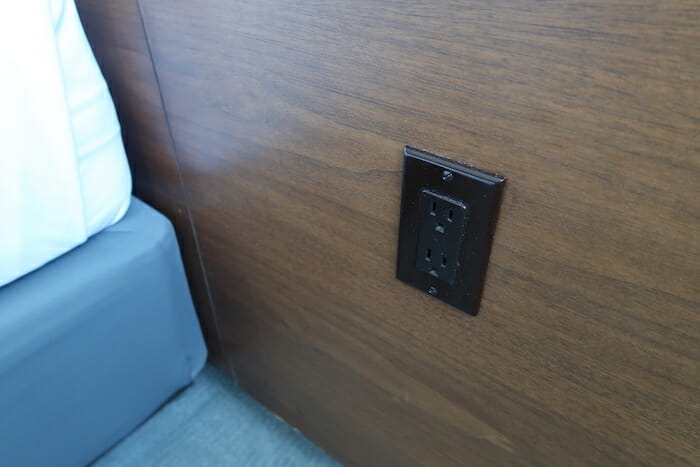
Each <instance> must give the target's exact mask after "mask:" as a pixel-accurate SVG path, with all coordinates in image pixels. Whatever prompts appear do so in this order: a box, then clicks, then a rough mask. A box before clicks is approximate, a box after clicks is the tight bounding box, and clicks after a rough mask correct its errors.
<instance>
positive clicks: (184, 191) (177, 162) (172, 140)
mask: <svg viewBox="0 0 700 467" xmlns="http://www.w3.org/2000/svg"><path fill="white" fill-rule="evenodd" d="M134 2H136V7H137V9H138V12H139V19H140V21H141V28H142V29H143V35H144V38H145V39H146V49H147V50H148V56H149V58H150V60H151V68H152V69H153V76H154V78H155V80H156V86H157V87H158V97H159V99H160V105H161V107H162V109H163V117H164V118H165V126H166V128H167V131H168V138H169V139H170V145H171V147H172V151H173V158H174V159H175V167H176V168H177V176H178V179H179V180H180V187H181V189H182V194H183V196H184V199H185V209H186V210H187V218H188V220H189V223H190V228H191V229H192V236H193V238H194V244H195V248H196V250H197V259H198V260H199V266H200V269H201V270H202V277H203V279H204V288H205V290H206V294H207V300H208V301H209V309H210V310H211V314H212V318H213V322H214V328H215V329H214V330H215V332H216V339H217V341H218V345H219V350H220V352H221V358H223V360H224V364H225V365H226V368H227V369H228V371H229V373H230V374H231V376H232V378H233V380H234V381H235V382H236V383H238V378H237V377H236V372H235V369H234V368H233V366H232V365H230V364H229V363H228V358H226V353H225V352H224V347H223V340H222V338H221V330H220V328H219V320H218V318H217V314H216V308H215V305H214V298H213V296H212V293H211V287H210V286H209V275H208V274H207V268H206V265H205V264H204V256H203V255H202V248H201V247H200V245H199V236H198V235H197V227H196V225H195V222H194V216H193V215H192V208H191V201H190V195H189V191H188V190H187V186H186V185H185V180H184V177H183V176H182V169H181V168H180V159H179V157H178V151H177V144H176V143H175V138H174V137H173V132H172V129H171V127H170V118H169V116H168V109H167V108H166V106H165V98H164V97H163V91H162V88H161V85H160V78H159V77H158V69H157V67H156V63H155V57H154V55H153V51H152V48H151V39H150V37H149V34H148V29H147V27H146V19H145V16H144V14H143V8H142V6H141V1H140V0H134Z"/></svg>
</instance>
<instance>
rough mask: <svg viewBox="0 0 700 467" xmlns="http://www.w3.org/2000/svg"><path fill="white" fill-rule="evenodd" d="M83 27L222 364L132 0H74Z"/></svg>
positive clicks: (143, 190)
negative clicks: (169, 226) (172, 234)
mask: <svg viewBox="0 0 700 467" xmlns="http://www.w3.org/2000/svg"><path fill="white" fill-rule="evenodd" d="M76 4H77V5H78V9H79V12H80V16H81V20H82V22H83V25H84V27H85V32H86V34H87V36H88V39H89V41H90V45H91V46H92V48H93V51H94V53H95V56H96V58H97V60H98V62H99V65H100V68H101V69H102V73H103V74H104V76H105V79H106V80H107V83H108V85H109V89H110V92H111V93H112V97H113V99H114V101H115V104H116V106H117V113H118V115H119V120H120V123H121V127H122V134H123V137H124V144H125V147H126V152H127V156H128V158H129V165H130V166H131V173H132V177H133V184H134V194H135V195H136V196H138V197H139V198H141V199H142V200H143V201H145V202H147V203H148V204H150V205H151V206H153V207H155V208H156V209H158V210H159V211H161V212H162V213H163V214H165V215H166V216H167V217H168V218H169V219H170V220H171V221H172V222H173V225H174V226H175V230H176V233H177V237H178V240H179V242H180V250H181V252H182V256H183V260H184V263H185V269H186V271H187V276H188V279H189V282H190V289H191V291H192V297H193V299H194V302H195V306H196V308H197V311H198V314H199V318H200V322H201V323H202V330H203V331H204V334H205V338H206V340H207V347H208V348H209V354H210V355H209V358H210V360H211V361H212V362H213V363H215V364H216V365H217V366H222V365H223V358H222V354H221V349H220V346H219V339H218V334H217V329H216V323H215V320H214V315H213V308H212V305H211V302H210V298H209V294H208V292H207V283H206V279H205V276H204V270H203V268H202V264H201V259H200V255H199V251H198V246H197V238H196V234H195V231H194V230H193V226H192V223H191V219H190V215H189V210H188V203H187V198H186V194H185V191H184V186H183V185H182V181H181V178H180V175H179V172H178V165H177V159H176V158H175V152H174V149H173V145H172V140H171V137H170V133H169V129H168V124H167V119H166V117H165V113H164V111H163V106H162V103H161V96H160V92H159V88H158V82H157V78H156V75H155V72H154V68H153V63H152V61H151V55H150V51H149V48H148V42H147V40H146V35H145V31H144V28H143V22H142V20H141V16H140V14H139V6H138V4H137V3H136V0H108V1H105V0H78V1H77V2H76Z"/></svg>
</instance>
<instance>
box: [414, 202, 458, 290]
mask: <svg viewBox="0 0 700 467" xmlns="http://www.w3.org/2000/svg"><path fill="white" fill-rule="evenodd" d="M468 216H469V206H468V205H467V204H465V203H464V202H462V201H460V200H456V199H452V198H450V197H449V196H446V195H443V194H440V193H438V192H435V191H432V190H428V189H424V190H423V191H422V193H421V199H420V210H419V219H418V249H417V251H416V267H417V268H418V269H419V270H420V271H423V272H425V273H428V274H429V275H431V276H433V277H436V278H437V279H439V280H441V281H442V282H445V283H447V284H450V285H452V284H453V283H454V281H455V277H456V275H457V270H458V268H459V256H460V255H459V252H460V248H461V245H462V237H463V236H464V227H465V224H466V222H467V220H468Z"/></svg>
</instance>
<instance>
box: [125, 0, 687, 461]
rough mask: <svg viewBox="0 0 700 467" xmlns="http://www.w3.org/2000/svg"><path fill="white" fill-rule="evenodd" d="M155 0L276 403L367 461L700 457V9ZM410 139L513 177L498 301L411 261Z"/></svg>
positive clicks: (234, 305)
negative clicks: (404, 234)
mask: <svg viewBox="0 0 700 467" xmlns="http://www.w3.org/2000/svg"><path fill="white" fill-rule="evenodd" d="M140 3H141V8H142V12H143V14H144V20H145V25H146V31H147V34H148V37H149V39H150V45H151V50H152V53H153V60H154V63H155V66H156V72H157V76H158V78H159V81H160V86H161V91H162V93H163V96H164V101H165V110H166V113H167V116H168V119H169V122H170V125H171V129H172V133H173V137H174V141H175V147H176V148H177V154H178V158H179V161H180V164H181V165H180V167H181V169H182V175H183V179H184V182H185V187H186V189H187V191H188V193H189V196H190V199H191V210H192V213H193V219H194V223H195V227H196V230H197V232H198V234H199V241H200V246H201V251H202V256H203V260H204V263H205V266H206V270H207V273H208V277H209V279H210V285H211V293H212V297H213V302H214V306H215V308H216V313H217V317H218V320H219V324H220V326H221V331H222V342H223V346H224V351H225V354H226V356H227V358H228V359H229V361H230V363H231V364H232V366H233V367H234V368H235V370H236V372H237V376H238V378H239V381H240V383H241V384H242V385H243V386H244V387H245V388H246V389H247V390H248V391H249V392H250V393H251V394H253V395H254V396H255V397H256V398H258V399H259V400H261V401H262V402H263V403H265V404H266V405H267V406H268V407H270V408H271V409H272V410H274V411H275V412H277V413H279V414H280V415H281V416H282V417H284V418H285V419H286V420H288V421H289V422H290V423H291V424H293V425H295V426H297V427H299V428H300V429H301V430H302V432H303V433H304V434H306V435H307V436H309V437H310V438H311V439H312V440H314V441H315V442H317V443H319V444H320V445H321V446H323V447H324V448H325V449H327V450H328V451H329V452H330V453H331V454H332V455H334V456H336V457H337V458H339V459H340V460H342V461H344V462H346V463H348V464H351V465H378V466H387V465H402V466H405V465H428V466H441V465H494V464H496V465H510V464H518V465H520V464H530V465H583V464H604V465H610V464H618V465H620V464H625V465H629V464H632V465H640V464H641V465H664V466H665V465H685V464H696V465H697V464H698V463H700V393H699V390H698V387H699V386H700V345H698V344H699V341H700V318H699V316H698V311H699V309H700V305H699V303H700V282H699V279H698V277H699V276H700V244H699V242H698V238H699V237H698V235H699V234H698V232H700V184H699V183H698V177H699V176H700V3H698V2H697V1H696V0H662V1H652V0H647V1H640V0H589V1H547V2H543V1H536V0H503V1H486V0H482V1H468V2H454V1H444V2H440V1H431V2H427V1H417V0H406V1H400V2H387V1H380V0H375V1H369V0H357V1H352V2H349V1H340V0H331V1H325V2H321V1H306V0H301V1H297V2H286V1H282V0H258V1H255V2H243V1H224V0H201V1H195V2H193V1H191V0H187V1H186V0H169V1H167V2H166V1H163V0H140ZM134 118H136V117H134ZM404 144H413V145H416V146H420V147H425V148H428V149H430V150H433V151H436V152H440V153H443V154H445V155H447V156H450V157H452V158H455V159H458V160H461V161H464V162H468V163H471V164H474V165H477V166H479V167H482V168H484V169H486V170H492V171H498V172H499V173H503V174H505V175H506V176H508V178H509V181H508V184H507V186H506V192H505V195H504V200H503V204H502V208H501V215H500V220H499V223H498V226H497V230H496V236H495V241H494V247H493V252H492V256H491V263H490V266H489V271H488V276H487V282H486V286H485V290H484V297H483V301H482V306H481V311H480V313H479V315H478V316H477V317H471V316H467V315H465V314H463V313H461V312H459V311H457V310H455V309H452V308H450V307H448V306H446V305H444V304H442V303H441V302H439V301H437V300H434V299H432V298H431V297H429V296H427V295H425V294H423V293H421V292H420V291H417V290H414V289H412V288H411V287H408V286H406V285H404V284H402V283H400V282H399V281H397V280H396V279H395V277H394V274H395V270H394V267H395V259H396V258H395V254H396V242H397V234H398V232H397V228H398V218H399V217H398V215H399V198H400V191H401V190H400V189H401V187H400V180H401V173H400V170H401V154H402V147H403V145H404Z"/></svg>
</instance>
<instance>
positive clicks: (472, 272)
mask: <svg viewBox="0 0 700 467" xmlns="http://www.w3.org/2000/svg"><path fill="white" fill-rule="evenodd" d="M504 182H505V178H504V177H502V176H499V175H496V174H492V173H488V172H484V171H482V170H480V169H477V168H475V167H472V166H468V165H464V164H460V163H458V162H455V161H453V160H450V159H447V158H445V157H442V156H439V155H437V154H433V153H430V152H428V151H424V150H421V149H417V148H413V147H410V146H407V147H406V148H405V149H404V176H403V191H402V196H401V222H400V229H399V251H398V260H397V270H396V277H397V278H398V279H400V280H402V281H404V282H406V283H408V284H410V285H413V286H414V287H417V288H418V289H421V290H423V291H424V292H427V293H429V294H430V295H433V296H435V297H437V298H439V299H441V300H443V301H445V302H447V303H449V304H451V305H454V306H456V307H457V308H459V309H461V310H463V311H465V312H467V313H469V314H472V315H475V314H476V313H477V311H478V308H479V301H480V299H481V291H482V289H483V285H484V279H485V277H486V267H487V265H488V259H489V254H490V250H491V241H492V239H493V232H494V228H495V225H496V218H497V214H498V208H499V205H500V200H501V194H502V191H503V184H504Z"/></svg>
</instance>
